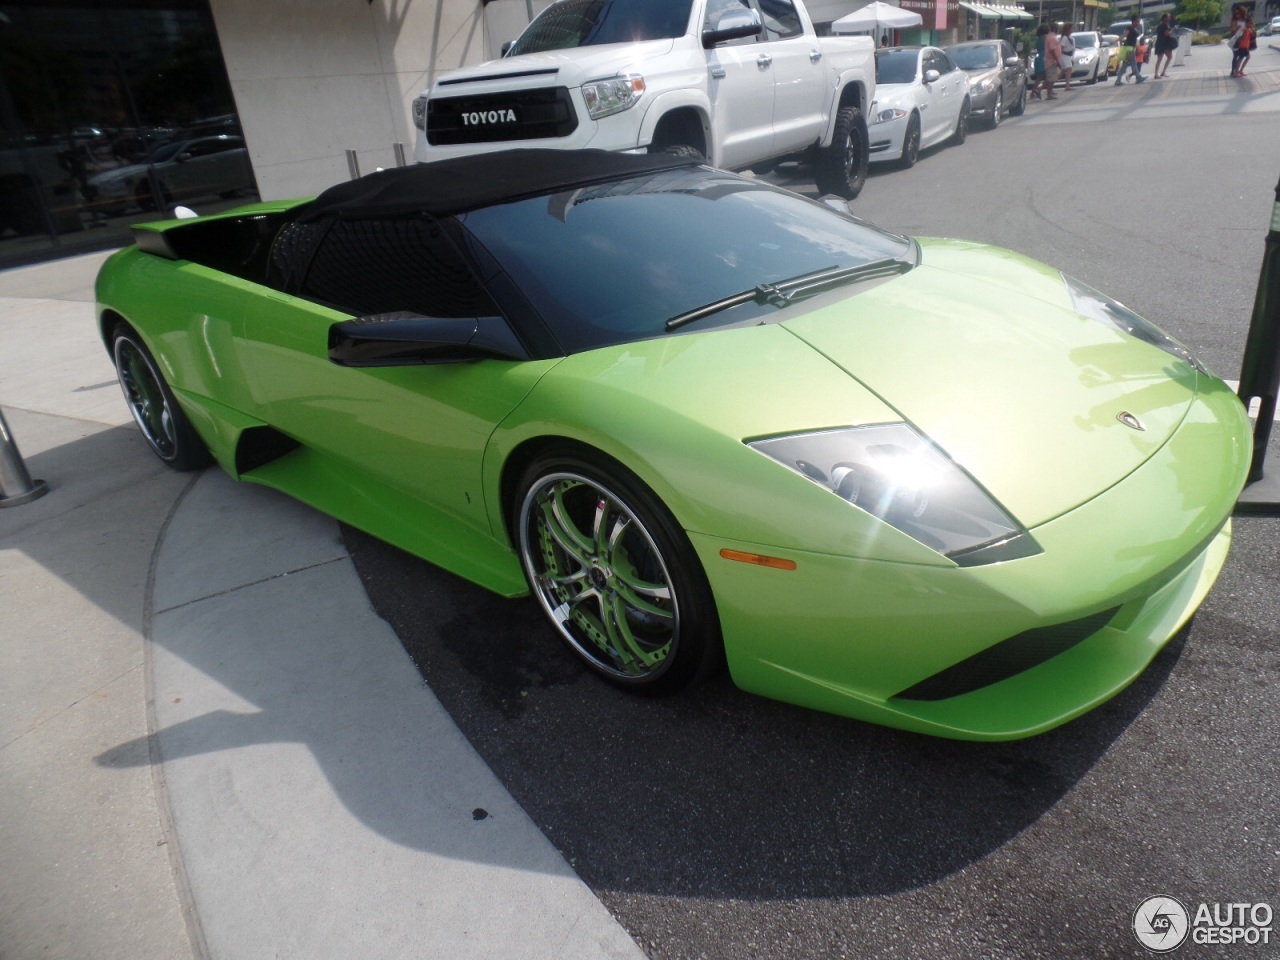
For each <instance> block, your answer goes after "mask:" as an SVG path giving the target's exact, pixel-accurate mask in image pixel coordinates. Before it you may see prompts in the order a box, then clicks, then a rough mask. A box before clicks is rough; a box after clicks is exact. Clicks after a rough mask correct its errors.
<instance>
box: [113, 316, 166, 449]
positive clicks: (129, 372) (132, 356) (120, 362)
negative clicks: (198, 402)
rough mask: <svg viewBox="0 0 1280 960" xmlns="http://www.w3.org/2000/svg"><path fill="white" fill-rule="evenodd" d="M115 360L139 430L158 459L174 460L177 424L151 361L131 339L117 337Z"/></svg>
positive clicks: (127, 401) (122, 386) (121, 384)
mask: <svg viewBox="0 0 1280 960" xmlns="http://www.w3.org/2000/svg"><path fill="white" fill-rule="evenodd" d="M115 361H116V371H117V373H118V375H119V378H120V387H121V389H122V390H124V399H125V403H127V404H128V405H129V412H130V413H131V414H133V419H134V421H135V422H136V423H137V424H138V429H140V430H141V431H142V435H143V436H144V437H146V440H147V443H149V444H150V445H151V449H152V450H154V451H155V452H156V454H157V455H158V456H159V457H160V459H162V460H173V459H174V458H175V457H176V456H177V453H178V435H177V425H176V424H175V423H174V417H173V411H172V410H171V409H170V408H169V400H168V398H167V397H166V396H165V392H164V389H163V388H162V387H161V386H160V375H159V374H158V373H157V372H156V369H155V367H153V366H152V364H151V358H150V357H148V356H147V355H146V354H145V353H144V352H143V351H142V350H141V349H139V347H138V345H137V344H135V343H134V342H133V340H132V339H131V338H129V337H117V338H116V342H115Z"/></svg>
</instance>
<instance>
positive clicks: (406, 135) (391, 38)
mask: <svg viewBox="0 0 1280 960" xmlns="http://www.w3.org/2000/svg"><path fill="white" fill-rule="evenodd" d="M499 4H501V5H502V6H503V7H504V8H505V7H506V6H510V5H512V4H518V7H519V9H520V10H523V9H524V0H496V2H495V3H492V4H490V6H492V7H495V8H496V7H498V6H499ZM211 6H212V9H213V16H214V21H215V22H216V24H217V28H218V39H219V41H220V43H221V45H222V55H223V57H224V59H225V61H226V65H227V73H228V75H229V76H230V78H231V88H232V91H233V92H234V94H235V98H236V108H237V109H238V111H239V113H240V123H241V125H242V126H243V128H244V134H245V140H246V142H247V143H248V146H249V156H250V159H251V160H252V161H253V167H254V172H255V174H256V175H257V179H258V189H259V191H260V192H261V194H262V196H263V198H264V199H275V198H278V197H294V196H304V195H308V194H312V193H316V192H318V191H320V190H322V189H324V188H325V187H327V186H330V185H331V184H334V183H337V182H339V181H341V180H345V179H347V175H348V174H347V162H346V155H345V151H346V150H348V149H354V150H356V151H357V155H358V157H359V162H360V169H361V171H362V172H366V173H367V172H370V171H372V170H373V169H374V168H375V167H378V166H391V165H392V164H393V163H394V154H393V153H392V144H393V143H396V142H399V143H403V144H405V147H406V152H407V154H408V155H409V156H410V157H412V155H413V134H414V133H416V130H415V129H414V126H413V121H412V117H411V114H410V104H411V102H412V100H413V98H414V97H415V96H416V95H417V94H418V93H420V92H422V91H423V90H424V89H426V87H427V85H428V84H429V83H430V81H431V79H432V78H433V77H434V76H435V75H436V74H437V73H440V72H443V71H446V70H451V69H454V68H456V67H459V66H462V65H464V64H470V63H478V62H481V61H483V60H486V59H489V57H490V54H489V52H488V46H487V44H486V39H485V34H486V30H485V16H486V15H485V13H484V11H483V9H482V6H481V3H480V2H479V0H372V2H369V0H211ZM541 6H542V4H538V5H537V8H540V7H541ZM515 12H517V11H508V10H505V9H504V10H503V13H504V15H506V16H510V15H511V14H512V13H515ZM495 13H496V10H495ZM521 16H525V17H526V18H527V15H523V14H522V15H521ZM522 25H523V24H520V25H519V26H522ZM519 26H517V27H516V29H517V30H518V29H519ZM509 29H510V28H509V27H506V25H505V23H504V31H503V32H504V33H505V32H507V31H508V30H509ZM507 39H510V37H509V36H500V37H499V36H497V33H496V31H495V40H494V43H495V44H496V45H497V46H499V47H500V46H501V44H502V42H503V40H507Z"/></svg>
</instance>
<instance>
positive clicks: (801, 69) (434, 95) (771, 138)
mask: <svg viewBox="0 0 1280 960" xmlns="http://www.w3.org/2000/svg"><path fill="white" fill-rule="evenodd" d="M874 96H875V50H874V45H873V43H872V41H871V39H870V38H868V37H818V36H817V35H816V34H815V33H814V29H813V24H812V22H811V21H810V20H809V14H808V12H807V11H806V10H805V8H804V6H803V5H802V3H801V2H800V0H557V2H555V3H553V4H552V5H551V6H549V7H547V8H546V9H545V10H543V11H542V13H541V14H539V15H538V16H537V17H536V18H535V19H534V20H533V22H532V23H530V24H529V26H528V27H527V28H526V29H525V31H524V32H523V33H522V34H521V35H520V37H519V38H518V39H517V40H516V41H515V42H514V43H512V44H511V45H510V47H509V48H508V49H507V51H506V54H505V55H504V56H503V58H502V59H500V60H493V61H490V62H488V63H483V64H480V65H478V66H474V67H468V68H466V69H462V70H456V71H452V72H450V73H447V74H444V75H442V76H440V77H439V78H438V79H437V80H436V82H435V83H434V85H433V86H432V87H431V89H430V90H429V91H427V92H426V93H424V94H422V95H421V96H419V97H418V98H417V99H416V100H414V103H413V119H414V123H415V124H416V126H417V127H418V136H417V145H416V147H415V149H414V157H415V159H417V160H422V161H425V160H436V159H441V158H444V157H450V156H458V155H461V154H473V153H478V152H481V151H487V150H500V149H505V148H509V147H521V146H527V147H548V146H550V147H563V148H564V149H568V150H572V149H580V148H584V147H594V148H600V149H605V150H629V151H645V150H647V151H658V150H676V151H679V152H692V151H697V153H698V154H700V155H702V156H703V157H706V158H707V160H708V161H709V162H710V163H711V164H713V165H715V166H718V167H724V168H727V169H731V170H741V169H747V168H755V169H757V170H761V169H766V168H768V167H769V166H771V165H772V164H773V163H775V162H777V161H779V160H782V159H787V158H794V157H802V156H807V157H808V159H810V160H812V161H813V163H814V171H815V175H816V179H817V183H818V188H819V189H820V190H821V191H822V192H823V193H834V194H838V195H840V196H843V197H845V198H846V199H850V200H851V199H853V198H854V197H855V196H857V195H858V192H859V191H860V190H861V189H862V185H863V183H864V182H865V180H866V173H867V123H866V116H867V114H868V112H869V111H870V109H871V106H872V100H873V98H874Z"/></svg>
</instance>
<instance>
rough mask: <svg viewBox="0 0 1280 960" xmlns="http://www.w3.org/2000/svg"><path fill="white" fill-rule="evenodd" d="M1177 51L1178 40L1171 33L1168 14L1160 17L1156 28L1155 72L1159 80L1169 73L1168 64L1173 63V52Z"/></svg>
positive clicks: (1170, 19) (1171, 22)
mask: <svg viewBox="0 0 1280 960" xmlns="http://www.w3.org/2000/svg"><path fill="white" fill-rule="evenodd" d="M1176 49H1178V38H1177V37H1176V36H1174V33H1173V20H1172V18H1170V16H1169V14H1167V13H1162V14H1161V15H1160V26H1158V27H1156V72H1155V78H1156V79H1157V80H1159V79H1160V78H1161V77H1163V76H1164V75H1165V74H1166V73H1168V72H1169V64H1171V63H1173V51H1174V50H1176Z"/></svg>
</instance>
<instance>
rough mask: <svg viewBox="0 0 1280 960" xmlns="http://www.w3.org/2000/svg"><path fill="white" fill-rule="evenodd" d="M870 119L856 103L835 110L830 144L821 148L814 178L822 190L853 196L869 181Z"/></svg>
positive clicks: (852, 197)
mask: <svg viewBox="0 0 1280 960" xmlns="http://www.w3.org/2000/svg"><path fill="white" fill-rule="evenodd" d="M870 147H871V141H870V137H868V135H867V120H866V118H865V117H864V116H863V115H862V111H861V110H859V109H858V108H857V107H841V108H840V111H839V112H838V113H837V114H836V125H835V130H834V131H833V132H832V134H831V145H830V146H828V147H824V148H822V149H821V150H819V151H818V161H817V164H816V166H815V167H814V171H813V172H814V180H815V182H816V183H817V186H818V192H819V193H834V194H835V195H836V196H839V197H844V198H845V199H846V200H854V199H856V198H857V196H858V194H860V193H861V192H862V188H863V187H864V186H866V183H867V167H868V166H869V165H870V162H871V159H870V158H871V154H870Z"/></svg>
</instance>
